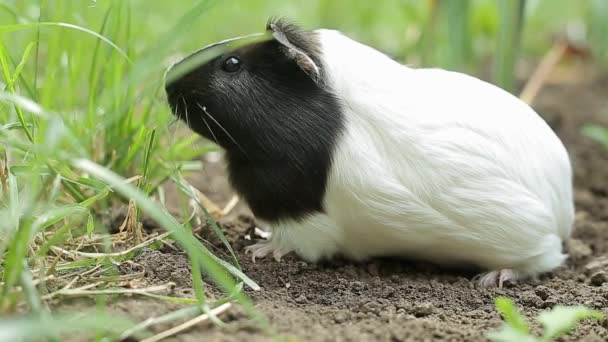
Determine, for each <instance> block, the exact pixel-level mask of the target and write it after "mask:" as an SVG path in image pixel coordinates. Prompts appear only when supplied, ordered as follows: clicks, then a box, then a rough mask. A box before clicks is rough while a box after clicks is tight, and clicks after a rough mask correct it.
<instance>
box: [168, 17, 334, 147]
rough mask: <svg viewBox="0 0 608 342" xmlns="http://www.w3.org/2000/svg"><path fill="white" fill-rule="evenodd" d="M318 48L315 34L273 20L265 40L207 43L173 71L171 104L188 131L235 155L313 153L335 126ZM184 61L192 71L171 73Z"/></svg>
mask: <svg viewBox="0 0 608 342" xmlns="http://www.w3.org/2000/svg"><path fill="white" fill-rule="evenodd" d="M320 49H321V47H320V43H319V40H318V36H317V33H315V32H314V31H304V30H302V29H300V28H299V27H297V26H295V25H293V24H291V23H288V22H286V21H284V20H271V21H269V22H268V24H267V26H266V33H264V34H259V35H254V36H248V37H246V38H235V39H229V40H226V41H223V42H219V43H215V44H212V45H209V46H207V47H205V48H203V49H201V50H199V51H197V52H195V53H194V54H192V55H190V56H188V57H187V58H185V59H183V60H182V61H180V62H179V63H177V64H176V65H174V66H173V67H172V68H171V69H170V70H169V71H168V72H167V81H166V92H167V96H168V101H169V104H170V106H171V108H172V110H173V113H174V114H175V115H176V116H177V117H179V118H180V119H182V120H183V121H185V122H186V124H187V125H188V126H189V127H190V128H191V129H192V130H194V131H195V132H197V133H199V134H200V135H202V136H204V137H206V138H207V139H209V140H213V141H215V142H217V143H218V144H219V145H220V146H222V147H223V148H224V149H226V150H227V152H228V153H232V154H233V155H240V156H241V157H248V158H255V159H268V158H289V157H290V155H289V154H294V153H295V154H298V153H305V154H306V153H315V151H314V149H315V148H317V147H315V146H316V145H318V144H322V143H326V142H327V141H326V137H324V135H325V136H327V135H328V134H329V135H331V132H330V133H327V131H328V130H329V131H331V130H332V127H335V126H337V125H338V123H337V120H338V118H337V115H331V114H330V115H328V112H331V111H332V108H334V107H335V105H336V104H335V99H334V98H333V96H332V95H331V93H330V92H329V91H328V90H327V89H326V87H325V86H324V84H323V70H322V66H321V62H320V58H321V57H320V56H321V51H320ZM197 58H198V61H195V60H197ZM192 61H195V62H194V63H193V62H192ZM188 63H190V64H191V65H190V66H189V67H188V69H189V70H187V71H183V72H181V74H179V75H177V76H176V75H172V73H174V70H176V69H177V67H183V66H184V65H185V64H188ZM328 116H329V117H328ZM332 117H333V118H332ZM311 140H316V142H312V143H311ZM296 151H299V152H296ZM291 157H300V156H291Z"/></svg>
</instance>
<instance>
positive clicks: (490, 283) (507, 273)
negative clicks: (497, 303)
mask: <svg viewBox="0 0 608 342" xmlns="http://www.w3.org/2000/svg"><path fill="white" fill-rule="evenodd" d="M518 278H519V276H518V274H517V272H515V271H513V270H510V269H502V270H498V271H492V272H487V273H483V274H480V275H478V276H476V277H474V278H473V280H478V281H479V285H481V286H483V287H494V286H498V288H499V289H501V288H502V285H503V284H504V283H505V282H507V281H515V280H517V279H518Z"/></svg>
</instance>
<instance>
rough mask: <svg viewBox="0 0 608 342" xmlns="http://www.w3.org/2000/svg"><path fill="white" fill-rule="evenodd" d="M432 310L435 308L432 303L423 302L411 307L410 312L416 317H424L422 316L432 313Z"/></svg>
mask: <svg viewBox="0 0 608 342" xmlns="http://www.w3.org/2000/svg"><path fill="white" fill-rule="evenodd" d="M434 310H435V308H434V307H433V304H431V303H423V304H419V305H416V306H414V308H413V309H412V313H413V314H414V315H415V316H416V317H424V316H428V315H430V314H432V313H433V311H434Z"/></svg>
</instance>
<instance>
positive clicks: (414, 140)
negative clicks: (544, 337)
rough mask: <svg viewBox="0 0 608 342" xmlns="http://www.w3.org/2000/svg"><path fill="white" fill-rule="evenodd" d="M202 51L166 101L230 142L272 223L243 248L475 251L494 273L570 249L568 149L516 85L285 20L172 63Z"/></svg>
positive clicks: (250, 190) (524, 272)
mask: <svg viewBox="0 0 608 342" xmlns="http://www.w3.org/2000/svg"><path fill="white" fill-rule="evenodd" d="M251 37H254V38H255V39H253V41H248V40H251V39H252V38H251ZM256 39H257V40H256ZM201 54H207V55H210V56H211V57H208V58H207V59H205V60H204V61H203V62H201V63H202V64H200V63H199V64H198V65H196V64H195V65H194V66H193V67H191V68H190V69H189V70H188V71H187V72H182V74H180V75H179V76H175V75H173V78H172V79H170V80H169V79H168V80H167V84H166V91H167V94H168V99H169V103H170V106H171V108H172V110H173V112H174V114H175V115H177V116H178V117H179V118H181V119H183V120H184V121H186V122H187V124H188V125H189V127H190V128H191V129H193V130H194V131H195V132H197V133H198V134H201V135H203V136H204V137H206V138H208V139H210V140H214V141H216V142H217V143H218V144H219V145H221V146H222V147H223V148H224V149H225V151H226V159H227V162H228V170H229V173H230V175H229V177H230V181H231V183H232V185H233V186H234V188H235V189H236V190H237V191H238V192H239V193H240V194H241V195H242V196H243V197H244V198H245V199H246V201H247V202H248V204H249V205H250V207H251V209H252V211H253V213H254V214H255V215H256V217H257V218H258V219H259V220H261V222H265V223H267V224H268V225H269V227H270V228H271V231H272V235H271V238H270V239H269V240H268V241H265V242H262V243H258V244H255V245H252V246H250V247H248V251H250V252H251V253H252V254H253V257H254V259H255V258H256V257H264V256H266V255H267V254H269V253H272V254H273V255H274V257H275V259H277V260H279V259H280V258H281V256H283V255H285V254H286V253H289V252H292V251H293V252H295V253H297V254H298V255H299V256H300V257H302V258H304V259H305V260H308V261H311V262H314V261H317V260H320V259H324V258H331V257H332V256H335V255H342V256H345V257H347V258H351V259H355V260H362V259H366V258H369V257H374V256H404V257H410V258H421V259H426V260H429V261H432V262H436V263H441V264H452V265H458V264H475V265H478V266H479V267H481V268H483V269H485V270H487V271H488V272H487V273H484V274H483V275H481V277H480V279H481V280H480V281H481V283H482V284H484V285H488V286H489V285H494V284H497V283H500V284H501V285H502V282H503V281H505V280H516V279H521V278H524V277H528V276H535V275H537V274H540V273H543V272H546V271H550V270H552V269H554V268H556V267H558V266H559V265H560V264H562V262H563V261H564V260H565V258H566V255H565V254H564V253H563V252H562V242H563V241H564V240H566V239H567V238H568V236H569V235H570V232H571V229H572V226H573V217H574V208H573V200H572V175H571V165H570V160H569V157H568V154H567V152H566V150H565V148H564V146H563V145H562V143H561V142H560V140H559V139H558V137H557V136H556V135H555V134H554V133H553V132H552V130H551V129H550V128H549V126H548V125H547V124H546V123H545V122H544V121H543V120H542V119H541V118H540V117H539V116H538V115H537V114H536V113H535V112H534V111H533V110H532V109H531V108H530V107H529V106H528V105H526V104H525V103H523V102H522V101H520V100H519V99H518V98H516V97H514V96H513V95H511V94H510V93H508V92H506V91H503V90H502V89H500V88H498V87H496V86H494V85H492V84H489V83H486V82H483V81H481V80H479V79H477V78H474V77H471V76H467V75H464V74H461V73H457V72H450V71H445V70H440V69H414V68H410V67H406V66H404V65H401V64H399V63H397V62H395V61H393V60H392V59H391V58H389V57H387V56H386V55H384V54H382V53H380V52H379V51H377V50H375V49H373V48H371V47H369V46H366V45H364V44H361V43H359V42H356V41H354V40H352V39H350V38H348V37H346V36H345V35H343V34H342V33H340V32H337V31H334V30H326V29H320V30H313V31H306V30H303V29H301V28H299V27H298V26H296V25H294V24H292V23H290V22H287V21H285V20H271V21H270V22H269V23H268V24H267V28H266V33H264V34H260V35H256V36H249V37H247V38H235V39H230V40H226V41H223V42H219V43H216V44H213V45H210V46H208V47H205V48H203V49H202V50H199V51H198V52H196V53H194V54H193V55H191V56H189V57H188V58H186V59H184V60H182V61H181V62H179V63H177V64H176V65H174V66H173V67H172V68H171V69H170V70H169V71H168V73H167V75H171V73H172V72H173V70H174V69H176V66H180V65H182V64H184V63H185V62H186V61H190V60H192V58H193V56H200V55H201Z"/></svg>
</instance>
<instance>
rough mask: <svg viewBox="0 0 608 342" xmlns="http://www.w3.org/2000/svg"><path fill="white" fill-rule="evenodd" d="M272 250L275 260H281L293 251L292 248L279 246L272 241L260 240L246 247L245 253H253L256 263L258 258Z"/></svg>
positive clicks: (252, 256) (252, 258) (253, 259)
mask: <svg viewBox="0 0 608 342" xmlns="http://www.w3.org/2000/svg"><path fill="white" fill-rule="evenodd" d="M270 252H272V256H273V257H274V260H276V261H277V262H280V261H281V258H282V257H283V256H284V255H285V254H288V253H289V252H291V251H290V250H286V249H282V248H278V247H276V246H274V245H273V243H272V241H270V240H269V241H263V242H258V243H256V244H254V245H251V246H247V247H245V253H251V260H252V261H253V262H254V263H255V259H256V258H263V257H265V256H267V255H268V254H269V253H270Z"/></svg>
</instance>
